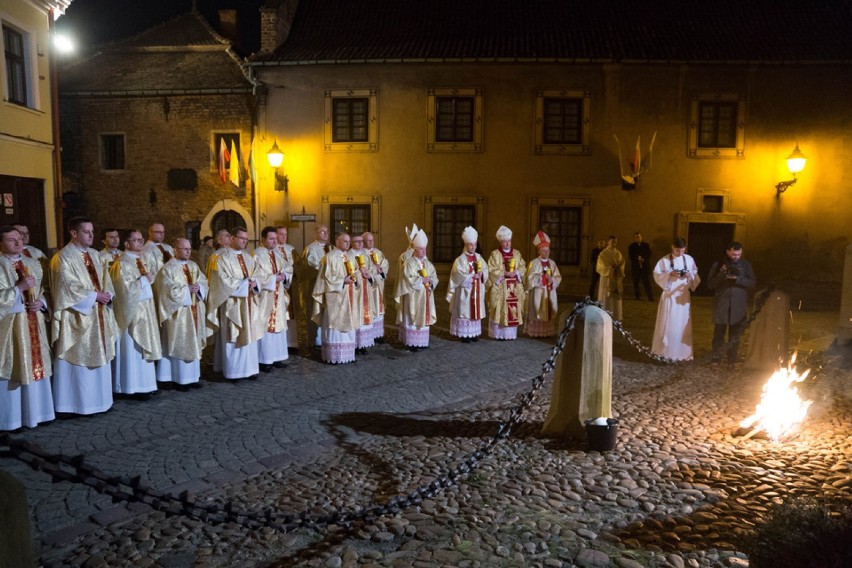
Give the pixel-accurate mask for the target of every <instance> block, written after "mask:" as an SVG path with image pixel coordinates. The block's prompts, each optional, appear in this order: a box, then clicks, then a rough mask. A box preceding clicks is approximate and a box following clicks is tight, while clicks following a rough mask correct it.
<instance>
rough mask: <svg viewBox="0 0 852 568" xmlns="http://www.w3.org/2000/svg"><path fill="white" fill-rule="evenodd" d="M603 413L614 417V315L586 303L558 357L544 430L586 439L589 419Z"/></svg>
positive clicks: (550, 434) (547, 433) (548, 433)
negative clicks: (611, 315) (586, 426)
mask: <svg viewBox="0 0 852 568" xmlns="http://www.w3.org/2000/svg"><path fill="white" fill-rule="evenodd" d="M578 377H579V380H578V379H577V378H578ZM600 416H603V417H606V418H609V417H612V318H611V317H610V316H609V314H607V313H606V312H605V311H604V310H602V309H600V308H598V307H596V306H586V308H585V310H584V311H583V314H582V315H581V316H578V319H577V325H576V326H575V327H574V332H573V333H571V335H569V336H568V338H567V339H566V341H565V350H564V351H563V352H562V354H561V355H560V356H559V358H558V359H557V360H556V369H555V370H554V372H553V395H552V397H551V401H550V409H549V410H548V413H547V418H546V419H545V421H544V426H543V427H542V430H541V433H542V435H543V436H546V437H549V438H565V437H573V438H579V439H582V438H583V437H584V436H585V430H584V427H585V421H586V420H588V419H593V418H598V417H600Z"/></svg>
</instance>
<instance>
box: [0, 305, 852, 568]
mask: <svg viewBox="0 0 852 568" xmlns="http://www.w3.org/2000/svg"><path fill="white" fill-rule="evenodd" d="M643 309H645V310H646V311H649V310H650V309H651V307H650V306H648V307H645V308H643ZM388 330H389V333H392V330H391V329H390V328H388ZM436 332H437V333H435V334H433V339H432V346H431V347H430V348H429V349H428V350H426V351H423V352H419V353H410V352H408V351H406V350H404V349H403V348H402V347H401V346H400V345H398V344H396V343H395V342H394V341H390V342H389V343H387V344H384V345H380V346H377V347H375V348H373V349H372V350H371V351H370V353H369V355H366V356H364V357H361V358H359V360H358V362H357V363H356V364H354V365H345V366H330V365H324V364H322V363H321V362H319V361H318V360H317V359H316V356H315V355H311V356H310V357H307V358H304V357H291V359H290V361H289V365H288V367H287V368H286V369H281V370H275V371H274V372H272V373H268V374H264V375H262V376H261V378H260V379H259V380H257V381H242V382H240V384H231V383H226V382H223V381H215V380H210V381H206V382H205V385H204V388H202V389H199V390H191V391H188V392H179V391H172V390H166V391H163V392H161V393H160V394H159V395H158V396H156V397H155V398H153V399H151V400H147V401H136V400H120V401H117V402H116V404H115V406H114V408H113V409H112V410H111V411H110V412H108V413H105V414H102V415H97V416H92V417H85V418H72V419H67V420H58V421H56V422H54V423H51V424H48V425H44V426H40V427H39V428H36V429H33V430H29V431H26V432H24V433H21V434H18V435H17V437H20V438H25V439H27V440H31V441H33V442H36V443H38V444H40V445H41V446H43V447H44V448H45V449H47V450H49V451H53V452H61V453H64V454H68V455H73V454H78V453H82V454H84V455H85V456H86V460H87V462H88V463H91V464H92V465H94V466H96V467H98V468H99V469H101V470H103V471H104V472H107V473H109V474H115V475H128V476H132V475H137V474H138V475H141V477H142V479H144V480H146V481H147V482H148V483H149V484H150V485H152V486H153V487H155V488H156V489H158V490H160V491H168V492H173V493H178V492H180V491H183V490H185V489H189V490H191V491H192V492H193V494H194V495H195V496H196V497H197V499H199V500H202V501H210V502H222V501H224V500H231V499H233V500H235V501H237V502H239V503H240V504H241V506H243V507H245V508H252V509H263V508H267V507H271V508H275V509H277V510H280V511H282V512H286V513H298V512H300V511H302V510H303V509H306V508H312V509H314V510H317V511H325V512H328V508H329V507H332V506H335V507H347V508H349V507H351V508H358V507H364V506H368V505H372V504H375V503H382V502H384V501H386V500H387V499H388V498H390V497H393V496H395V495H399V494H402V493H406V492H408V491H410V490H411V489H413V488H415V487H417V486H418V485H420V484H423V483H429V482H430V481H431V480H433V479H435V478H436V477H437V476H438V475H440V474H441V473H442V472H443V471H445V470H446V468H447V467H448V466H450V465H454V464H455V463H457V462H458V461H459V460H462V459H464V457H465V456H466V454H467V453H468V452H470V451H471V450H473V449H475V448H476V447H477V446H478V445H479V444H480V443H481V442H482V441H483V440H485V439H487V438H488V437H489V436H491V435H493V434H494V432H495V430H496V426H497V424H498V423H499V422H500V421H501V420H503V419H504V418H505V416H506V412H507V410H508V409H509V408H510V407H512V406H514V405H515V403H516V400H517V395H518V394H521V393H524V392H526V391H527V390H528V389H529V387H530V380H531V378H532V377H534V376H535V375H536V374H538V372H539V371H540V368H541V364H542V362H543V361H544V360H545V359H546V358H547V356H548V354H549V352H550V348H551V345H550V344H549V343H547V342H544V341H539V340H530V339H520V340H518V341H514V342H497V341H491V340H485V339H483V340H481V341H479V342H478V343H475V344H468V345H464V344H461V343H459V342H457V341H454V340H452V339H450V338H449V337H448V336H447V335H446V333H445V330H443V331H442V330H440V329H437V330H436ZM616 347H617V348H616V355H617V358H616V361H615V374H614V385H613V393H614V408H615V410H616V411H617V413H618V415H619V418H620V419H621V421H622V426H621V431H620V433H619V443H618V447H617V448H616V451H614V452H609V453H606V454H599V453H597V452H586V451H583V445H582V444H581V443H579V442H577V443H570V442H569V443H562V442H559V443H557V442H555V441H552V440H546V439H543V438H540V437H539V436H538V432H539V430H540V428H541V423H542V421H543V419H544V416H545V414H546V411H547V405H548V402H549V390H550V389H549V382H548V383H547V384H546V387H545V389H543V391H544V392H542V396H541V397H540V399H539V400H538V401H537V402H536V404H535V405H534V406H533V408H532V409H531V411H530V412H529V415H528V417H527V421H526V422H525V423H524V424H523V425H522V426H521V427H520V428H518V429H517V430H516V432H515V433H514V435H513V436H512V437H511V438H510V439H509V440H507V441H505V442H503V443H501V444H500V445H499V446H498V447H497V450H496V451H495V453H494V455H492V456H490V457H489V458H488V459H486V460H485V461H484V463H483V464H482V465H481V466H480V468H479V469H477V470H476V471H475V472H474V473H473V474H472V475H470V476H468V477H467V479H465V480H464V481H463V483H462V484H461V485H460V486H459V487H457V488H453V489H451V490H448V491H445V492H443V493H442V494H440V495H438V496H436V497H435V498H434V499H428V500H426V501H424V502H423V503H421V504H420V505H419V506H414V507H409V508H408V509H405V510H403V511H401V512H400V513H399V514H397V515H394V516H389V517H387V518H385V517H383V518H381V519H380V520H379V522H378V523H376V524H373V525H365V526H357V527H356V528H355V530H353V531H343V530H341V529H335V528H330V529H329V530H327V531H321V532H319V533H316V532H311V531H307V530H304V529H299V530H297V531H294V532H293V533H289V534H285V535H282V534H280V533H277V532H276V531H274V530H272V529H261V530H260V531H249V530H247V529H243V528H241V527H238V526H235V525H222V526H212V525H205V524H204V523H201V522H200V521H196V520H192V519H185V518H175V517H165V515H163V514H162V513H158V512H152V511H151V510H150V509H148V508H147V507H144V506H139V505H133V504H130V505H127V504H119V505H115V504H113V503H111V501H110V499H109V498H108V497H105V496H103V495H99V494H97V493H95V492H93V491H91V490H89V489H86V488H84V487H81V486H76V485H72V484H69V483H57V484H52V483H51V482H50V480H49V478H48V477H47V476H45V475H43V474H40V473H37V472H33V471H31V470H29V469H28V468H27V467H26V466H25V465H23V464H21V463H19V462H16V461H14V460H10V459H0V467H3V468H4V469H6V470H7V471H9V472H10V473H12V474H13V475H15V476H16V477H17V478H18V479H20V480H21V481H23V482H24V484H25V486H26V488H27V494H28V499H29V501H30V504H31V523H32V531H33V536H34V539H35V547H36V551H37V555H38V556H40V558H41V563H42V564H43V565H45V566H69V565H70V566H85V567H86V568H97V567H99V566H129V565H132V566H172V567H180V566H187V567H188V566H292V565H305V566H358V565H365V566H366V565H372V566H445V565H446V566H460V567H461V566H482V567H489V566H504V565H505V566H557V567H558V566H573V565H578V566H607V565H614V566H624V567H628V568H630V567H635V566H686V565H688V566H744V565H747V560H746V559H745V555H743V554H742V553H741V552H738V551H737V548H738V544H737V542H738V539H739V538H740V537H741V536H743V535H744V534H747V533H748V532H749V531H750V530H751V529H752V528H753V527H754V524H755V522H756V521H757V520H759V518H760V517H761V516H762V515H763V514H765V512H766V511H768V507H770V506H772V504H774V503H779V502H783V500H785V499H787V498H788V497H790V496H793V495H817V494H820V495H824V496H829V497H832V498H837V499H841V500H843V499H850V495H852V465H850V464H852V446H850V441H849V433H850V431H852V422H851V421H852V411H850V410H852V404H850V392H852V380H850V374H849V372H848V371H846V370H845V369H846V367H844V366H842V365H838V364H836V363H831V362H829V363H828V364H826V367H825V368H824V369H823V371H822V373H821V375H818V378H817V379H816V380H815V381H813V382H812V384H810V385H809V386H807V387H806V388H805V389H804V390H805V391H806V393H807V394H809V395H810V396H811V397H812V398H813V399H814V400H815V401H816V402H815V403H814V406H813V410H812V415H813V418H812V419H811V420H810V421H809V422H808V423H806V425H805V427H804V428H803V429H802V431H801V432H800V433H799V434H798V435H797V436H796V437H795V438H794V439H792V440H791V441H788V442H786V443H783V444H772V443H770V442H768V441H766V440H760V439H752V440H741V439H737V438H735V437H734V436H733V432H734V430H735V429H736V423H737V422H738V421H739V420H740V419H741V418H743V417H745V416H746V415H748V414H750V413H751V411H752V410H753V408H754V404H755V403H756V401H757V396H758V394H759V390H760V386H761V385H762V383H763V382H764V381H765V378H766V377H765V375H764V376H761V375H759V374H757V373H754V372H746V371H743V370H742V369H741V368H740V366H739V365H738V366H736V367H718V366H704V365H688V366H677V367H663V366H659V365H655V364H651V363H648V362H646V361H643V360H642V359H641V358H640V357H639V356H638V355H636V354H634V353H631V352H630V351H629V350H627V349H626V345H623V344H621V345H617V346H616Z"/></svg>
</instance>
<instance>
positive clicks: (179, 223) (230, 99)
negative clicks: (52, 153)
mask: <svg viewBox="0 0 852 568" xmlns="http://www.w3.org/2000/svg"><path fill="white" fill-rule="evenodd" d="M60 114H61V120H62V125H63V132H62V144H63V162H64V163H63V169H64V174H65V175H66V176H71V177H73V178H74V179H75V184H74V186H75V187H74V188H66V189H72V190H75V191H77V192H79V195H80V197H81V198H82V201H83V204H84V210H85V212H86V214H87V215H88V216H90V217H91V218H92V220H93V222H94V224H95V229H96V230H100V229H101V228H103V227H105V226H115V227H138V228H141V229H144V228H145V227H147V226H148V224H150V223H151V222H153V221H155V220H156V221H160V222H162V223H163V224H164V225H165V227H166V239H167V240H169V241H171V240H172V239H174V238H175V237H177V236H179V235H183V234H184V233H185V230H186V224H187V223H188V222H192V221H198V222H201V221H203V220H204V219H205V217H207V216H208V214H209V213H210V211H211V210H212V209H213V208H214V207H215V206H216V204H217V203H221V201H222V200H224V199H228V200H233V201H236V202H237V203H239V204H240V206H241V207H242V208H244V209H245V210H246V211H248V212H250V214H251V215H253V211H254V208H253V205H252V192H251V182H250V181H245V180H244V181H243V182H242V183H241V187H240V188H237V187H235V186H234V185H232V184H230V183H223V182H222V181H221V179H220V178H219V173H218V171H217V164H218V158H217V152H216V151H214V148H213V140H214V137H213V135H214V132H222V131H226V132H239V134H240V148H239V152H240V160H241V163H242V164H243V166H244V167H246V166H247V164H248V156H249V151H250V148H251V136H252V116H253V99H252V97H251V95H246V94H217V95H207V96H156V97H109V98H106V97H97V98H95V97H88V98H85V97H74V98H63V99H62V100H61V102H60ZM103 133H116V134H118V133H121V134H124V135H125V156H126V163H125V169H124V170H113V171H105V170H103V169H102V168H101V155H100V134H103ZM172 169H190V170H195V172H196V175H197V188H196V189H194V190H172V189H169V188H168V182H167V180H168V172H169V170H172ZM208 232H209V230H207V231H205V230H204V228H202V234H206V233H208Z"/></svg>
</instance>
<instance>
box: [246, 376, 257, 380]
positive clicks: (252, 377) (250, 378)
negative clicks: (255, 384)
mask: <svg viewBox="0 0 852 568" xmlns="http://www.w3.org/2000/svg"><path fill="white" fill-rule="evenodd" d="M246 378H247V379H248V380H250V381H256V380H257V379H259V378H260V375H250V376H248V377H246Z"/></svg>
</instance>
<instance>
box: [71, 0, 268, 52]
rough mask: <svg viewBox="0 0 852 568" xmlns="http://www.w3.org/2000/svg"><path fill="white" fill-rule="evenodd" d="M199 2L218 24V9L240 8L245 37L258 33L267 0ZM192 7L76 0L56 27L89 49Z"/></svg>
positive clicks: (177, 0)
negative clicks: (264, 1) (259, 8)
mask: <svg viewBox="0 0 852 568" xmlns="http://www.w3.org/2000/svg"><path fill="white" fill-rule="evenodd" d="M197 1H198V9H199V11H200V12H201V13H203V14H205V15H206V16H207V19H208V21H210V22H211V23H212V24H213V25H214V27H216V25H217V23H218V18H217V16H216V11H217V10H219V9H221V8H236V9H237V11H238V18H239V21H240V23H241V27H242V33H243V35H244V37H256V36H257V33H258V29H259V17H260V16H259V15H258V7H259V6H261V5H262V4H263V0H197ZM191 8H192V0H73V1H72V2H71V6H70V7H69V8H68V10H67V11H66V12H65V15H64V16H62V17H61V18H59V20H57V22H56V28H57V31H59V32H61V33H65V34H67V35H70V36H72V37H73V38H74V40H75V41H76V43H77V45H78V47H79V49H81V50H87V49H91V48H93V47H96V46H97V45H100V44H103V43H109V42H113V41H116V40H119V39H122V38H125V37H128V36H131V35H134V34H136V33H139V32H141V31H143V30H145V29H148V28H150V27H152V26H155V25H157V24H159V23H160V22H164V21H166V20H169V19H171V18H173V17H174V16H177V15H178V14H182V13H184V12H188V11H189V10H190V9H191ZM258 42H259V40H257V39H254V40H252V42H250V43H249V45H248V46H247V49H248V51H247V53H248V52H251V51H255V50H256V49H257V45H258ZM243 51H246V49H244V50H243ZM247 53H245V54H247Z"/></svg>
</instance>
